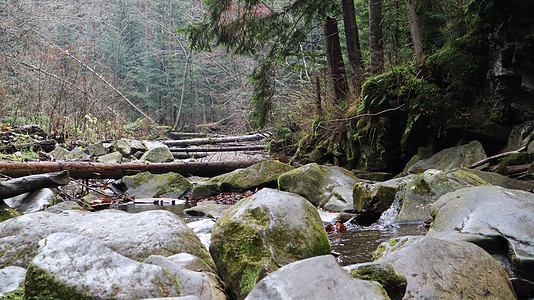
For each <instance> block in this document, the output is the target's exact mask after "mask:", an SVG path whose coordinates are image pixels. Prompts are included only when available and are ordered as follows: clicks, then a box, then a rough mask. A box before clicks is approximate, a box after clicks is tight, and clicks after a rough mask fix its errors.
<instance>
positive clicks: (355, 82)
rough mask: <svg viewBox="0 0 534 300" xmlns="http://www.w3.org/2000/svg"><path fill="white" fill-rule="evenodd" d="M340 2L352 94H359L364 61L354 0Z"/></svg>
mask: <svg viewBox="0 0 534 300" xmlns="http://www.w3.org/2000/svg"><path fill="white" fill-rule="evenodd" d="M342 4H343V22H344V25H345V38H346V44H347V52H348V57H349V69H350V72H351V82H352V87H353V89H354V94H356V95H359V94H360V92H361V89H362V82H363V79H364V75H363V74H364V63H363V59H362V50H361V48H360V38H359V35H358V24H357V23H356V11H355V9H354V0H343V1H342Z"/></svg>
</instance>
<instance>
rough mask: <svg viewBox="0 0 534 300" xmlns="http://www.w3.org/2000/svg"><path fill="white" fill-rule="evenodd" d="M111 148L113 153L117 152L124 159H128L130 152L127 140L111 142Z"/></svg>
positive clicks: (130, 148)
mask: <svg viewBox="0 0 534 300" xmlns="http://www.w3.org/2000/svg"><path fill="white" fill-rule="evenodd" d="M111 146H112V147H113V149H115V151H117V152H119V153H120V154H122V155H123V156H124V157H129V156H130V154H131V152H132V147H131V146H130V141H128V140H127V139H120V140H116V141H113V142H112V143H111Z"/></svg>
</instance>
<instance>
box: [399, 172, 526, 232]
mask: <svg viewBox="0 0 534 300" xmlns="http://www.w3.org/2000/svg"><path fill="white" fill-rule="evenodd" d="M481 185H485V186H489V185H498V186H502V187H506V188H514V189H523V190H531V189H532V188H534V184H533V183H530V182H526V181H521V180H516V179H510V178H507V177H506V176H503V175H500V174H497V173H492V172H484V171H477V170H469V169H459V170H455V171H452V172H442V171H438V170H428V171H426V172H424V173H423V174H419V175H417V176H416V177H413V178H412V179H410V180H408V181H407V182H406V184H405V185H403V186H402V188H401V189H399V191H398V192H397V195H396V197H397V198H398V199H399V201H400V204H401V208H400V211H399V214H398V216H397V219H396V221H397V222H415V221H425V220H428V219H429V218H430V211H431V205H432V203H434V202H435V201H436V200H438V198H439V197H441V196H442V195H444V194H446V193H449V192H452V191H455V190H458V189H461V188H465V187H471V186H481Z"/></svg>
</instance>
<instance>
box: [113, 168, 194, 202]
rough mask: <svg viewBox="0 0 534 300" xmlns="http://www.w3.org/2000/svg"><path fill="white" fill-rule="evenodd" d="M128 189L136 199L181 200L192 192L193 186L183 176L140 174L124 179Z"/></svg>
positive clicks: (175, 174) (176, 174)
mask: <svg viewBox="0 0 534 300" xmlns="http://www.w3.org/2000/svg"><path fill="white" fill-rule="evenodd" d="M122 181H123V182H124V184H126V187H127V188H128V194H129V195H132V196H135V197H136V198H157V197H160V196H164V197H167V198H179V197H180V196H182V195H183V194H184V193H185V192H187V191H189V190H191V189H192V188H193V185H192V184H191V182H189V180H187V179H186V178H184V177H183V176H182V175H180V174H178V173H174V172H169V173H165V174H151V173H149V172H144V173H139V174H137V175H135V176H125V177H123V178H122Z"/></svg>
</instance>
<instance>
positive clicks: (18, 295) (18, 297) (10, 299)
mask: <svg viewBox="0 0 534 300" xmlns="http://www.w3.org/2000/svg"><path fill="white" fill-rule="evenodd" d="M2 299H4V300H22V299H24V288H23V287H21V288H19V289H17V290H14V291H13V292H9V293H5V294H4V296H3V297H2Z"/></svg>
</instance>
